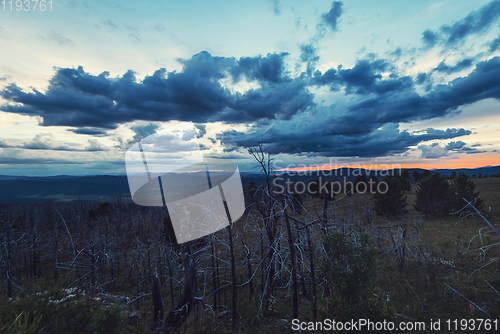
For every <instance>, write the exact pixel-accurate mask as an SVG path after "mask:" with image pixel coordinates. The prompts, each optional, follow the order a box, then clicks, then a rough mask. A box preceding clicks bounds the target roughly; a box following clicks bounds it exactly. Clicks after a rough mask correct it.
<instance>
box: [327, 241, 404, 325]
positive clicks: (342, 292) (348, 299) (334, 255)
mask: <svg viewBox="0 0 500 334" xmlns="http://www.w3.org/2000/svg"><path fill="white" fill-rule="evenodd" d="M323 246H324V248H325V252H326V255H325V256H324V257H323V258H322V259H321V262H320V270H321V273H322V274H323V275H324V279H325V281H326V293H327V297H326V305H325V313H326V316H328V317H331V318H334V319H335V320H338V321H349V320H351V319H361V318H364V319H371V320H382V319H386V320H388V321H389V320H390V319H392V318H393V317H394V311H393V310H392V308H391V307H389V304H388V303H387V302H386V301H385V299H384V298H383V297H381V293H380V291H378V289H376V288H375V286H374V279H375V273H376V271H375V270H374V269H375V266H376V264H377V263H376V254H377V251H376V249H375V248H373V247H371V246H370V244H369V242H368V236H367V235H361V236H359V238H358V239H357V240H356V241H351V240H349V239H348V238H347V236H346V235H345V234H344V233H341V232H335V233H331V234H328V235H327V236H326V237H325V239H324V241H323Z"/></svg>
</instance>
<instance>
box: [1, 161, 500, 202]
mask: <svg viewBox="0 0 500 334" xmlns="http://www.w3.org/2000/svg"><path fill="white" fill-rule="evenodd" d="M407 170H408V171H409V172H410V175H412V174H413V172H414V171H418V172H419V173H423V172H424V171H425V169H418V168H413V169H407ZM432 171H436V172H439V173H441V174H442V175H445V176H450V175H451V173H452V172H453V171H456V172H457V173H458V172H464V173H466V174H467V175H468V176H469V177H473V176H475V177H479V174H481V176H482V177H485V176H487V177H489V176H490V175H499V174H500V166H487V167H480V168H460V169H435V170H432ZM353 172H354V169H349V168H341V169H338V170H336V171H335V170H333V171H331V175H333V176H334V177H336V178H339V177H345V176H347V177H348V178H354V177H355V176H356V175H357V174H359V173H360V172H361V173H363V174H368V175H376V176H379V177H380V175H382V176H383V175H384V174H383V173H381V171H378V172H375V171H366V170H364V169H361V170H358V171H357V172H356V173H353ZM353 174H354V175H353ZM318 176H319V175H317V173H312V174H311V175H307V176H300V174H299V173H288V174H286V175H281V177H287V178H290V179H291V180H298V179H302V180H303V179H304V178H305V179H312V178H316V177H318ZM241 180H242V183H243V186H244V187H246V186H248V184H249V183H250V182H252V181H253V182H255V183H256V184H261V183H264V182H265V179H264V176H263V175H262V174H255V173H245V172H242V173H241ZM118 195H119V196H122V197H124V198H130V188H129V185H128V180H127V176H126V175H89V176H69V175H58V176H48V177H29V176H10V175H0V202H4V203H5V202H39V201H44V200H54V201H72V200H77V199H97V198H99V199H102V200H106V199H110V198H112V197H116V196H118Z"/></svg>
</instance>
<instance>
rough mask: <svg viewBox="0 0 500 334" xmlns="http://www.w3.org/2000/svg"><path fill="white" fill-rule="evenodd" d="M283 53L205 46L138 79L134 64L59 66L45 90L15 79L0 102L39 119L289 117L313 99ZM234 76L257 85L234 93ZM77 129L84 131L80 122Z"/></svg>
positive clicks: (56, 122) (100, 123) (103, 122)
mask: <svg viewBox="0 0 500 334" xmlns="http://www.w3.org/2000/svg"><path fill="white" fill-rule="evenodd" d="M286 56H287V54H286V53H280V54H268V55H267V56H265V57H263V56H258V57H242V58H240V59H239V60H236V59H234V58H226V57H212V56H211V55H210V54H209V53H208V52H201V53H199V54H197V55H195V56H193V57H192V58H191V59H188V60H184V61H182V64H183V69H182V71H180V72H176V71H173V72H167V71H166V70H165V69H160V70H157V71H156V72H155V73H154V74H153V75H151V76H146V77H145V78H144V79H143V80H142V81H141V82H139V81H138V80H137V79H136V77H135V74H134V72H133V71H128V72H126V73H125V74H124V75H123V76H121V77H118V78H110V77H109V73H108V72H103V73H101V74H99V75H92V74H90V73H86V72H85V71H84V70H83V68H82V67H79V68H77V69H69V68H60V69H57V71H56V73H55V75H54V77H53V78H52V79H51V80H50V84H49V87H48V89H47V91H46V92H45V93H42V92H40V91H38V90H36V89H34V90H33V92H26V91H24V90H23V89H21V88H19V87H18V86H17V85H16V84H10V85H8V86H7V87H5V88H4V90H3V91H1V92H0V96H2V97H3V98H4V99H6V100H8V101H10V102H16V104H15V105H14V104H9V105H4V106H2V110H3V111H6V112H11V113H17V114H24V115H38V116H41V117H42V118H43V121H42V123H41V125H45V126H72V127H77V128H84V127H93V128H101V129H114V128H116V127H117V126H118V125H119V124H121V123H126V122H131V121H135V120H143V121H169V120H180V121H194V122H207V121H225V122H234V123H238V122H253V121H257V120H261V119H286V118H289V117H291V116H292V115H293V114H295V113H297V112H300V111H302V110H304V109H305V108H307V107H308V106H310V105H313V102H312V99H313V95H312V94H311V93H309V91H308V90H307V89H306V85H305V83H304V82H302V81H301V80H298V79H291V78H290V77H289V75H288V73H287V72H286V67H285V63H284V58H285V57H286ZM227 77H232V79H233V82H238V81H240V80H241V79H242V78H246V79H247V80H248V81H257V82H258V83H259V84H260V86H261V87H260V88H257V89H252V90H249V91H247V92H246V93H244V94H241V93H232V92H231V91H230V90H229V89H226V88H224V87H223V86H222V85H221V83H220V80H221V79H224V78H227ZM75 131H80V132H81V131H82V130H81V129H80V130H75Z"/></svg>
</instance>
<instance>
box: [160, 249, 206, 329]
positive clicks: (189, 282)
mask: <svg viewBox="0 0 500 334" xmlns="http://www.w3.org/2000/svg"><path fill="white" fill-rule="evenodd" d="M181 256H182V263H183V265H184V278H183V283H184V285H183V289H182V294H181V300H180V302H179V303H178V304H177V306H176V307H175V308H174V309H173V310H171V311H170V312H169V313H168V315H167V317H166V319H165V322H164V323H163V326H162V330H167V329H168V328H169V327H173V328H179V327H180V326H181V325H182V323H183V322H184V321H185V320H186V319H187V318H188V317H189V314H190V313H191V311H192V310H193V307H194V305H195V303H196V302H197V301H200V300H198V299H197V298H196V289H195V281H196V268H195V264H194V259H193V258H192V256H191V250H190V248H189V245H187V244H186V243H184V244H182V245H181ZM200 302H201V303H203V302H202V301H200Z"/></svg>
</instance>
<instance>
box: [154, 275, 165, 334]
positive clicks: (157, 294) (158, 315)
mask: <svg viewBox="0 0 500 334" xmlns="http://www.w3.org/2000/svg"><path fill="white" fill-rule="evenodd" d="M151 285H152V295H153V326H154V328H156V327H157V326H158V320H160V321H162V320H163V302H162V300H161V288H160V280H159V279H158V274H156V275H154V276H153V277H152V278H151Z"/></svg>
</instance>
